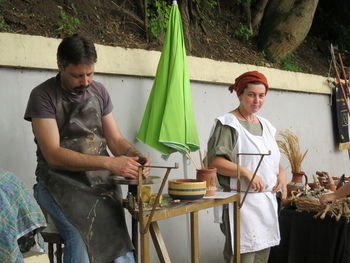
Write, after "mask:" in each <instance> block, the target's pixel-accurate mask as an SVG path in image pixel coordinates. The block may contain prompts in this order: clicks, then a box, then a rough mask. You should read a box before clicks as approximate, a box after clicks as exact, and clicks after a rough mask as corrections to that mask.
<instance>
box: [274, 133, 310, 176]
mask: <svg viewBox="0 0 350 263" xmlns="http://www.w3.org/2000/svg"><path fill="white" fill-rule="evenodd" d="M279 135H281V137H282V138H283V140H277V144H278V146H279V148H280V149H281V152H282V153H283V154H285V155H286V156H287V158H288V160H289V162H290V165H291V168H292V172H295V173H299V172H301V171H302V169H301V163H302V162H303V160H304V158H305V155H306V154H307V151H308V150H306V151H305V152H304V154H302V153H301V152H300V147H299V140H298V137H297V136H296V135H295V134H293V133H292V132H291V131H290V130H285V131H281V132H279Z"/></svg>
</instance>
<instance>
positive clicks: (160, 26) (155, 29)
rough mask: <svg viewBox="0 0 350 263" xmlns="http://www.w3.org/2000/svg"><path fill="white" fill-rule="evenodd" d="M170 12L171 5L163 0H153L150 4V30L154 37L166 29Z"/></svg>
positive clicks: (148, 13)
mask: <svg viewBox="0 0 350 263" xmlns="http://www.w3.org/2000/svg"><path fill="white" fill-rule="evenodd" d="M169 14H170V6H169V5H168V4H167V2H165V1H162V0H152V1H150V2H149V4H148V8H147V17H148V19H149V31H150V33H151V35H152V36H153V37H158V36H159V35H160V34H161V33H162V32H164V31H165V30H166V27H167V22H168V19H169Z"/></svg>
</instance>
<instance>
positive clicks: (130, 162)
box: [107, 156, 140, 178]
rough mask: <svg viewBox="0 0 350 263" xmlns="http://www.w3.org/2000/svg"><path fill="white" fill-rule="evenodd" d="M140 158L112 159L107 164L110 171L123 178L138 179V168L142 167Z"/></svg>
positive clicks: (123, 157) (122, 157)
mask: <svg viewBox="0 0 350 263" xmlns="http://www.w3.org/2000/svg"><path fill="white" fill-rule="evenodd" d="M138 158H139V157H127V156H118V157H110V159H109V162H108V164H107V167H108V170H109V171H111V172H112V173H114V174H117V175H120V176H123V177H127V178H137V176H138V167H139V166H140V164H139V163H138V162H137V160H138Z"/></svg>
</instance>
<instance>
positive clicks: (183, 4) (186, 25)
mask: <svg viewBox="0 0 350 263" xmlns="http://www.w3.org/2000/svg"><path fill="white" fill-rule="evenodd" d="M189 1H191V0H189ZM178 5H179V9H180V13H181V18H182V29H183V32H184V38H185V46H186V47H187V50H188V51H189V52H191V50H192V41H191V35H190V15H189V3H188V0H181V1H178Z"/></svg>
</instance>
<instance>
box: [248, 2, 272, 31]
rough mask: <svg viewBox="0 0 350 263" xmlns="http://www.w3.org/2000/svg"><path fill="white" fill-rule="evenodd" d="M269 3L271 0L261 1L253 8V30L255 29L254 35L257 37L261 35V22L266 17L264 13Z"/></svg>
mask: <svg viewBox="0 0 350 263" xmlns="http://www.w3.org/2000/svg"><path fill="white" fill-rule="evenodd" d="M268 2H269V0H260V1H257V3H256V5H255V7H254V8H253V11H252V14H253V15H252V17H253V19H252V29H253V35H254V36H257V35H258V34H259V27H260V24H261V21H262V19H263V17H264V12H265V8H266V6H267V3H268Z"/></svg>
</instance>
